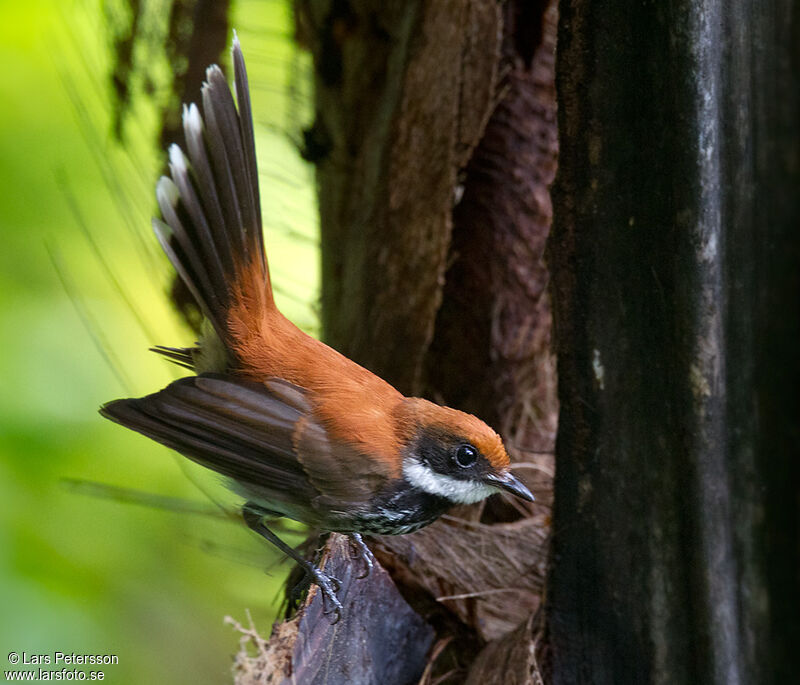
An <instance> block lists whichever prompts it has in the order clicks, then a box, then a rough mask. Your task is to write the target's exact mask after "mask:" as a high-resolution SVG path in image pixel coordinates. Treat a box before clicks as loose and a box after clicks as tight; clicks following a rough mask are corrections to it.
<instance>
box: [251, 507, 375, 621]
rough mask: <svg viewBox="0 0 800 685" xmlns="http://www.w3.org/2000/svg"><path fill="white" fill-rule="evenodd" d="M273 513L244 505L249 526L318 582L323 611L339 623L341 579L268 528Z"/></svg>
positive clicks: (340, 613) (340, 614) (341, 608)
mask: <svg viewBox="0 0 800 685" xmlns="http://www.w3.org/2000/svg"><path fill="white" fill-rule="evenodd" d="M271 513H272V512H270V511H268V510H266V509H263V508H262V507H259V506H258V505H257V504H254V503H253V502H247V503H245V505H244V506H243V507H242V518H243V519H244V522H245V523H246V524H247V526H248V528H250V530H253V531H255V532H256V533H258V534H259V535H261V536H262V537H263V538H265V539H267V540H269V541H270V542H271V543H272V544H273V545H275V546H276V547H277V548H278V549H279V550H281V552H283V553H284V554H286V555H287V556H289V557H291V558H292V559H294V560H295V561H296V562H297V563H298V564H299V565H300V567H301V568H302V569H303V570H304V571H305V572H306V575H307V576H308V578H309V579H310V580H312V581H313V582H314V583H316V585H317V586H318V587H319V589H320V592H321V593H322V604H323V613H324V614H330V613H333V614H334V615H335V619H334V621H333V623H337V622H338V621H339V619H340V618H341V617H342V610H343V607H342V603H341V602H340V601H339V598H338V597H337V596H336V593H337V592H338V591H339V588H340V585H339V580H338V579H337V578H334V577H333V576H329V575H328V574H327V573H324V572H323V571H321V570H320V569H319V568H317V567H316V566H315V565H314V564H312V563H311V562H310V561H307V560H306V559H303V557H301V556H300V555H299V554H298V553H297V552H296V551H295V550H294V549H292V548H291V547H290V546H289V545H287V544H286V543H285V542H284V541H283V540H281V539H280V538H279V537H278V536H277V535H275V533H273V532H272V531H271V530H270V529H269V528H267V526H266V524H265V523H264V517H265V516H268V515H269V514H271ZM362 544H363V543H362ZM326 604H330V607H327V608H326V606H325V605H326Z"/></svg>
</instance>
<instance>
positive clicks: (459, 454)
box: [454, 445, 478, 468]
mask: <svg viewBox="0 0 800 685" xmlns="http://www.w3.org/2000/svg"><path fill="white" fill-rule="evenodd" d="M454 457H455V460H456V464H458V465H459V466H460V467H462V468H467V467H468V466H472V465H473V464H474V463H475V462H476V461H477V460H478V450H476V449H475V448H474V447H473V446H472V445H459V446H458V447H457V448H456V452H455V455H454Z"/></svg>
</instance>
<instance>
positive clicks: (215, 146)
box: [153, 34, 274, 361]
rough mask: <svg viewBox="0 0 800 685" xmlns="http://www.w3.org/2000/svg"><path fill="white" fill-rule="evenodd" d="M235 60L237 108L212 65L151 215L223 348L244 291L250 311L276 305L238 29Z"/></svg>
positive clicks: (186, 109) (173, 151) (187, 111)
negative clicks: (155, 211)
mask: <svg viewBox="0 0 800 685" xmlns="http://www.w3.org/2000/svg"><path fill="white" fill-rule="evenodd" d="M233 65H234V80H235V89H236V98H237V101H238V105H239V108H238V111H237V108H236V104H234V100H233V95H232V94H231V90H230V88H229V87H228V84H227V82H226V80H225V76H224V75H223V73H222V71H221V70H220V68H219V67H218V66H216V65H214V66H211V67H209V68H208V70H207V71H206V79H207V80H206V83H204V84H203V89H202V105H203V114H202V116H201V114H200V110H199V109H198V107H197V106H196V105H194V104H191V105H189V106H188V107H186V106H184V110H183V128H184V134H185V140H186V152H185V153H184V151H183V150H181V148H180V147H178V146H177V145H172V146H170V149H169V168H170V176H171V178H170V177H167V176H162V177H161V178H160V179H159V181H158V184H157V186H156V197H157V199H158V205H159V208H160V210H161V216H162V218H161V219H157V218H156V219H153V228H154V230H155V233H156V236H157V237H158V239H159V242H160V243H161V246H162V248H163V249H164V251H165V252H166V254H167V256H168V257H169V260H170V261H171V262H172V264H173V266H174V267H175V269H176V271H177V272H178V274H179V275H180V277H181V279H183V281H184V282H185V283H186V286H187V287H188V288H189V290H190V292H191V293H192V295H193V296H194V298H195V299H196V301H197V303H198V304H199V305H200V308H201V309H202V311H203V313H204V315H205V316H206V317H207V318H208V320H209V321H210V322H211V324H212V325H213V327H214V329H215V330H216V332H217V335H218V336H219V338H220V339H221V340H222V341H223V343H225V344H226V346H227V345H228V344H229V343H230V341H231V331H230V322H229V311H230V309H231V307H232V306H235V305H236V306H238V307H239V309H241V306H242V302H241V300H242V294H243V293H247V303H246V305H245V306H246V308H247V309H248V310H249V311H250V312H251V314H252V315H253V316H259V315H260V314H261V313H263V311H264V310H265V309H266V308H273V307H274V303H273V300H272V289H271V285H270V280H269V270H268V267H267V260H266V255H265V253H264V242H263V235H262V225H261V203H260V199H259V193H258V171H257V168H256V156H255V138H254V134H253V118H252V111H251V107H250V92H249V87H248V83H247V72H246V70H245V64H244V58H243V56H242V50H241V46H240V45H239V40H238V38H237V37H236V35H235V34H234V40H233ZM166 356H168V357H169V356H170V355H166ZM175 361H184V360H175Z"/></svg>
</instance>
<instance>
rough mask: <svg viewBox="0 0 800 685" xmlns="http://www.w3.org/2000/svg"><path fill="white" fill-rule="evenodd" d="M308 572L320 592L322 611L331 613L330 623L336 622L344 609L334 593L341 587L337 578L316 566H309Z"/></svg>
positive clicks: (327, 613) (326, 613)
mask: <svg viewBox="0 0 800 685" xmlns="http://www.w3.org/2000/svg"><path fill="white" fill-rule="evenodd" d="M308 574H309V576H310V580H311V581H312V582H313V583H315V584H316V586H317V587H318V588H319V591H320V592H321V593H322V613H323V614H325V615H326V616H328V615H329V614H333V616H334V619H333V621H331V625H334V624H336V623H338V622H339V620H340V619H341V618H342V611H343V610H344V607H343V606H342V603H341V602H340V601H339V598H338V597H337V595H336V593H337V592H339V590H340V589H341V583H339V579H338V578H335V577H334V576H329V575H328V574H327V573H324V572H323V571H320V569H318V568H317V567H316V566H309V567H308Z"/></svg>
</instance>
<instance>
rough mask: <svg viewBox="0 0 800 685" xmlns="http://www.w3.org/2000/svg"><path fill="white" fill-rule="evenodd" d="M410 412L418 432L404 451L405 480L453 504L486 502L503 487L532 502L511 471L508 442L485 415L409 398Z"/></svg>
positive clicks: (527, 491) (407, 415) (531, 496)
mask: <svg viewBox="0 0 800 685" xmlns="http://www.w3.org/2000/svg"><path fill="white" fill-rule="evenodd" d="M404 414H406V417H407V420H408V425H412V426H413V427H414V428H413V431H411V432H410V433H409V436H408V440H407V442H406V445H405V448H404V450H403V453H402V460H403V462H402V469H403V476H404V477H405V479H406V480H407V481H408V482H409V483H410V484H411V485H412V486H414V487H417V488H419V489H420V490H423V491H424V492H427V493H428V494H431V495H438V496H440V497H444V498H446V499H448V500H450V501H451V502H452V503H453V504H472V503H474V502H480V501H481V500H482V499H485V498H486V497H488V496H489V495H493V494H494V493H496V492H499V491H505V492H510V493H511V494H513V495H516V496H517V497H520V498H522V499H525V500H528V501H529V502H532V501H533V499H534V497H533V495H532V494H531V492H530V490H528V488H527V487H525V486H524V485H523V484H522V483H521V482H520V481H519V480H518V479H517V478H516V477H515V476H514V475H513V474H512V473H511V471H510V470H509V466H510V460H509V458H508V454H507V453H506V450H505V447H503V441H502V440H501V439H500V436H499V435H498V434H497V433H495V432H494V431H493V430H492V429H491V428H490V427H489V426H487V425H486V424H485V423H484V422H483V421H481V420H480V419H479V418H477V417H475V416H472V415H471V414H466V413H464V412H461V411H458V410H456V409H450V408H449V407H440V406H439V405H436V404H433V403H432V402H428V401H427V400H423V399H418V398H414V399H407V400H406V401H405V407H404Z"/></svg>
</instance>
